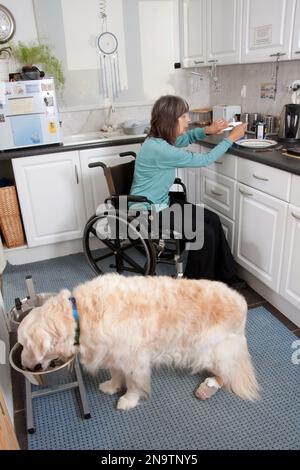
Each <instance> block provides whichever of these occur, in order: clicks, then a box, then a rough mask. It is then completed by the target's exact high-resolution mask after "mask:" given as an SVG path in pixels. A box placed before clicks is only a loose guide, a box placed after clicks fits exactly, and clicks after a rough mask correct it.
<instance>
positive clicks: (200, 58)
mask: <svg viewBox="0 0 300 470" xmlns="http://www.w3.org/2000/svg"><path fill="white" fill-rule="evenodd" d="M179 24H180V55H181V64H182V67H199V66H201V65H205V63H206V0H180V1H179Z"/></svg>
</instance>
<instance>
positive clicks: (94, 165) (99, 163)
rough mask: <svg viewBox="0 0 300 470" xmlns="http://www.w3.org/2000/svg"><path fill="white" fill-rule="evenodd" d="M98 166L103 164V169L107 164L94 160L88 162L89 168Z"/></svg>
mask: <svg viewBox="0 0 300 470" xmlns="http://www.w3.org/2000/svg"><path fill="white" fill-rule="evenodd" d="M98 166H101V168H103V169H104V168H106V165H105V163H103V162H93V163H89V164H88V167H89V168H96V167H98Z"/></svg>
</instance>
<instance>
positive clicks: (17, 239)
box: [0, 186, 25, 248]
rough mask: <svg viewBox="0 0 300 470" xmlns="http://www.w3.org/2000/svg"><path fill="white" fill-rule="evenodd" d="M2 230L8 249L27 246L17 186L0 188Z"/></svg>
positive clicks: (0, 225) (0, 227)
mask: <svg viewBox="0 0 300 470" xmlns="http://www.w3.org/2000/svg"><path fill="white" fill-rule="evenodd" d="M0 229H1V231H2V234H3V237H4V240H5V243H6V246H7V248H14V247H16V246H21V245H24V244H25V238H24V232H23V227H22V222H21V215H20V209H19V204H18V198H17V192H16V188H15V186H6V187H5V188H0Z"/></svg>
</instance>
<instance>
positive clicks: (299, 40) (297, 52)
mask: <svg viewBox="0 0 300 470" xmlns="http://www.w3.org/2000/svg"><path fill="white" fill-rule="evenodd" d="M291 59H298V60H299V59H300V0H297V3H296V11H295V17H294V31H293V41H292V54H291Z"/></svg>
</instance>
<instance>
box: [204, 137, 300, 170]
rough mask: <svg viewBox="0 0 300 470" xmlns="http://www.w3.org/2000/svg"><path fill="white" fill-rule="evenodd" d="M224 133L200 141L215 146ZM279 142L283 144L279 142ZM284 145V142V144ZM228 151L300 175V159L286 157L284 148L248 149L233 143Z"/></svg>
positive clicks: (207, 145) (210, 146) (205, 144)
mask: <svg viewBox="0 0 300 470" xmlns="http://www.w3.org/2000/svg"><path fill="white" fill-rule="evenodd" d="M226 135H227V134H224V135H210V136H207V137H205V138H204V139H203V140H201V141H200V143H201V145H203V146H205V147H209V148H213V147H215V146H216V145H217V144H218V143H219V142H221V140H223V139H224V136H225V137H226ZM278 144H281V143H280V142H278ZM283 147H284V144H283ZM227 152H228V153H231V154H232V155H237V156H238V157H242V158H246V159H247V160H252V161H254V162H258V163H263V164H264V165H269V166H272V167H274V168H279V169H280V170H284V171H288V172H289V173H294V174H296V175H300V159H299V158H292V157H285V156H284V155H282V150H272V151H271V149H270V150H268V151H265V150H263V151H258V150H252V149H246V148H245V147H244V148H241V147H239V146H238V145H235V144H233V145H232V147H230V149H229V150H227Z"/></svg>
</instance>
